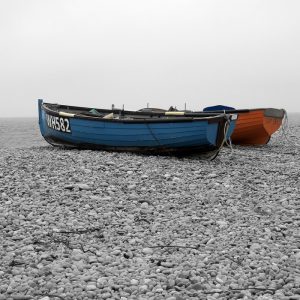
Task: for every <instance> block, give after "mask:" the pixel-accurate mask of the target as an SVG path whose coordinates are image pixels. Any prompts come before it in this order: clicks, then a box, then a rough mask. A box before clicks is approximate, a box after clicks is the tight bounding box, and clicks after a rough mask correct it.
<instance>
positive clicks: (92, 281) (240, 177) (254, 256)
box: [0, 126, 300, 300]
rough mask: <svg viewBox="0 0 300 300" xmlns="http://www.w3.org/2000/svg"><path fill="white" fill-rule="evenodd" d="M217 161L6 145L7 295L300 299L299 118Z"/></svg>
mask: <svg viewBox="0 0 300 300" xmlns="http://www.w3.org/2000/svg"><path fill="white" fill-rule="evenodd" d="M291 132H292V135H291V134H290V135H289V136H288V137H289V138H290V140H291V141H292V142H287V141H286V139H285V138H284V136H281V135H280V134H276V135H275V137H274V138H272V141H271V143H270V144H268V145H266V146H263V147H238V146H235V147H234V151H233V152H232V153H231V150H230V149H229V148H224V149H222V151H221V153H220V155H219V156H218V158H217V159H215V160H214V161H209V160H205V159H202V158H199V157H188V158H176V157H162V156H143V155H135V154H130V153H112V152H102V151H78V150H63V149H59V148H54V147H52V146H50V145H46V144H45V146H34V147H29V148H21V147H20V148H3V149H0V299H1V300H4V299H5V300H6V299H8V300H17V299H19V300H21V299H39V300H50V299H51V300H52V299H54V300H56V299H66V300H68V299H69V300H72V299H122V300H126V299H141V300H142V299H157V300H158V299H168V300H183V299H195V300H196V299H211V300H212V299H260V300H268V299H291V300H293V299H294V300H296V299H300V195H299V189H300V180H299V178H300V177H299V176H300V147H299V146H295V145H294V144H293V143H294V142H297V143H298V144H300V142H299V137H300V127H299V126H294V127H292V128H291Z"/></svg>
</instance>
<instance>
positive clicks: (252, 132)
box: [231, 108, 284, 145]
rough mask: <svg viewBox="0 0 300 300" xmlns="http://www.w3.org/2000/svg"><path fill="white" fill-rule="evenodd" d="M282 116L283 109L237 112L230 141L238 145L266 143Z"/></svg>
mask: <svg viewBox="0 0 300 300" xmlns="http://www.w3.org/2000/svg"><path fill="white" fill-rule="evenodd" d="M283 117H284V110H281V109H271V108H270V109H257V110H250V111H248V112H244V113H239V115H238V119H237V122H236V126H235V129H234V131H233V134H232V135H231V139H232V142H233V143H234V144H240V145H264V144H267V143H268V142H269V140H270V138H271V136H272V134H273V133H274V132H276V131H277V130H278V129H279V128H280V126H281V124H282V119H283Z"/></svg>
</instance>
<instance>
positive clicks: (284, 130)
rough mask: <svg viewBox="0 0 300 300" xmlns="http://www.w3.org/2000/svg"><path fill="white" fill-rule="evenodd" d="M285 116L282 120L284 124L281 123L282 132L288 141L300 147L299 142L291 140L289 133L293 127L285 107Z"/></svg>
mask: <svg viewBox="0 0 300 300" xmlns="http://www.w3.org/2000/svg"><path fill="white" fill-rule="evenodd" d="M283 111H284V116H283V120H282V125H281V128H280V133H281V135H283V136H284V137H285V139H286V141H287V142H288V143H289V144H291V145H293V146H296V147H299V146H300V145H299V144H297V143H296V142H294V141H291V140H290V139H289V138H288V134H291V133H292V132H291V129H290V126H289V119H288V114H287V111H286V110H285V109H284V110H283Z"/></svg>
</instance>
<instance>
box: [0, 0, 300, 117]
mask: <svg viewBox="0 0 300 300" xmlns="http://www.w3.org/2000/svg"><path fill="white" fill-rule="evenodd" d="M38 98H43V99H44V100H45V101H48V102H58V103H63V104H71V105H77V106H89V107H99V108H109V107H111V104H115V106H117V107H121V106H122V104H124V105H125V109H140V108H142V107H146V105H147V102H148V103H150V106H151V107H161V108H168V107H169V106H171V105H173V106H177V108H179V109H183V107H184V103H185V102H186V103H187V108H188V109H193V110H201V109H202V108H203V107H205V106H208V105H215V104H226V105H230V106H234V107H237V108H252V107H277V108H286V109H287V110H288V111H290V112H291V111H300V100H299V99H300V1H299V0H226V1H225V0H195V1H193V0H182V1H177V0H147V1H145V0H126V1H124V0H107V1H101V0H26V1H25V0H1V1H0V102H1V106H0V117H12V116H17V117H21V116H37V101H36V99H38Z"/></svg>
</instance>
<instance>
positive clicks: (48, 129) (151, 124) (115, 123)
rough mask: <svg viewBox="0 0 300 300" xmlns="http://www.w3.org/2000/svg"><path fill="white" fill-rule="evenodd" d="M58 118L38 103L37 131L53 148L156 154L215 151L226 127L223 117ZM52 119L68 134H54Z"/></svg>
mask: <svg viewBox="0 0 300 300" xmlns="http://www.w3.org/2000/svg"><path fill="white" fill-rule="evenodd" d="M60 116H61V115H60V114H59V113H54V112H52V111H49V110H47V107H45V106H44V105H43V102H42V101H39V125H40V131H41V134H42V135H43V137H44V138H45V140H46V141H47V142H49V143H50V144H52V145H54V146H63V147H68V148H80V149H95V150H108V151H130V152H139V153H157V154H169V153H183V154H186V153H198V152H209V151H213V150H216V149H218V148H219V147H220V145H221V144H222V141H223V139H224V131H225V130H224V129H225V124H226V118H225V117H224V116H223V117H222V116H218V117H210V118H199V119H197V118H195V119H191V118H176V120H175V118H173V119H172V118H170V119H166V120H153V121H152V120H149V121H145V120H136V121H132V120H103V119H100V120H99V119H95V118H88V117H76V116H72V117H65V116H66V115H65V116H64V117H63V118H61V117H60ZM67 116H68V114H67ZM55 119H56V120H58V121H57V122H58V123H60V122H63V123H62V124H64V127H66V125H68V129H69V132H66V131H64V132H62V131H59V130H57V128H58V127H57V128H56V127H55V126H56V125H55ZM53 120H54V121H53ZM64 122H68V124H67V123H64ZM58 126H59V125H58Z"/></svg>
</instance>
